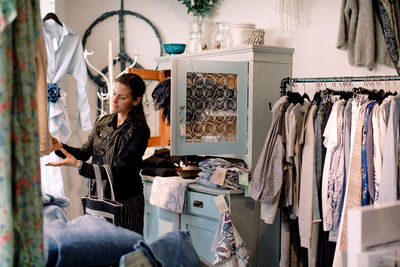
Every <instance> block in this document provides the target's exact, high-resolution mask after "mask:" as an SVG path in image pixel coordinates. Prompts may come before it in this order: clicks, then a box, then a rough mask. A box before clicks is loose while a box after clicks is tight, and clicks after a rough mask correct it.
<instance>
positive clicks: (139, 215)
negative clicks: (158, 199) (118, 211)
mask: <svg viewBox="0 0 400 267" xmlns="http://www.w3.org/2000/svg"><path fill="white" fill-rule="evenodd" d="M119 202H120V203H121V204H123V205H124V207H123V208H122V215H121V226H122V227H124V228H127V229H129V230H131V231H134V232H136V233H138V234H141V235H143V219H144V218H143V216H144V196H143V194H140V195H137V196H135V197H133V198H128V199H123V200H119Z"/></svg>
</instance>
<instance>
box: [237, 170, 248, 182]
mask: <svg viewBox="0 0 400 267" xmlns="http://www.w3.org/2000/svg"><path fill="white" fill-rule="evenodd" d="M239 184H241V185H246V186H248V185H249V172H247V171H245V172H242V173H241V174H239Z"/></svg>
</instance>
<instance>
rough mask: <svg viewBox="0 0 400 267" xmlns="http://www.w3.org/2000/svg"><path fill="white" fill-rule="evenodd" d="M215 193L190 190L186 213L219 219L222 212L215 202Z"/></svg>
mask: <svg viewBox="0 0 400 267" xmlns="http://www.w3.org/2000/svg"><path fill="white" fill-rule="evenodd" d="M214 197H215V195H208V194H204V193H198V192H193V191H188V197H187V202H186V213H187V214H192V215H200V216H205V217H210V218H214V219H216V220H219V218H220V213H219V212H218V209H217V206H216V205H215V202H214Z"/></svg>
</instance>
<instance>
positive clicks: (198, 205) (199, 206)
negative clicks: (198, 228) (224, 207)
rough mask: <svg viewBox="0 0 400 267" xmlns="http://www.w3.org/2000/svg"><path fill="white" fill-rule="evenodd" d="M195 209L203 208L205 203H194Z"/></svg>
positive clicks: (196, 201)
mask: <svg viewBox="0 0 400 267" xmlns="http://www.w3.org/2000/svg"><path fill="white" fill-rule="evenodd" d="M193 207H196V208H203V201H199V200H195V201H193Z"/></svg>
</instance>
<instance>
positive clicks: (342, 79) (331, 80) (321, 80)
mask: <svg viewBox="0 0 400 267" xmlns="http://www.w3.org/2000/svg"><path fill="white" fill-rule="evenodd" d="M374 81H386V82H387V81H400V76H361V77H322V78H290V77H287V78H283V79H282V81H281V96H283V95H286V91H287V90H286V89H287V85H288V84H293V83H335V82H348V83H351V82H374Z"/></svg>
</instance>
